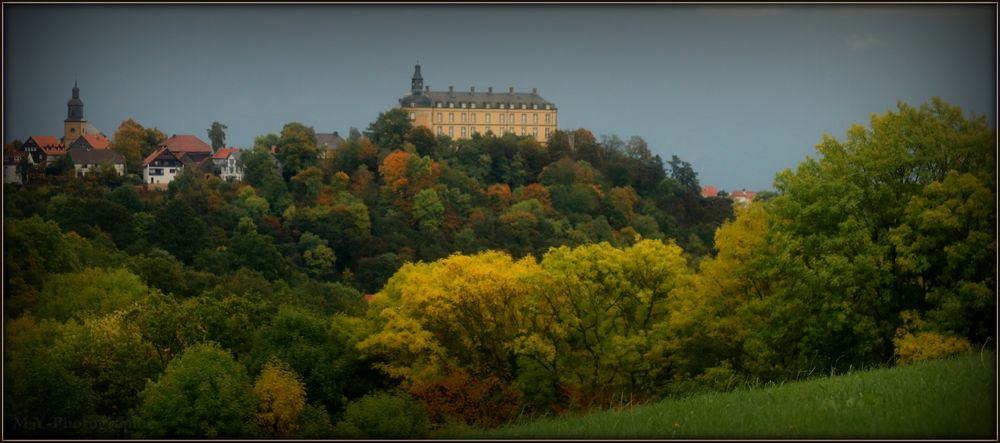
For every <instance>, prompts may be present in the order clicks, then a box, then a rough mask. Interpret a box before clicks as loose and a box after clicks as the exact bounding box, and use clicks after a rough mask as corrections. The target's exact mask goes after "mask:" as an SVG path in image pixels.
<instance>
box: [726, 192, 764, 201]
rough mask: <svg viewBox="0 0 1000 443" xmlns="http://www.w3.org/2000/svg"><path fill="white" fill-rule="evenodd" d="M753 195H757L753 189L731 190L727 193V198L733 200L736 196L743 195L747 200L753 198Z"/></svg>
mask: <svg viewBox="0 0 1000 443" xmlns="http://www.w3.org/2000/svg"><path fill="white" fill-rule="evenodd" d="M755 195H757V193H756V192H753V191H733V192H731V193H729V198H731V199H734V200H735V199H737V198H740V197H743V198H746V199H747V200H753V198H754V196H755Z"/></svg>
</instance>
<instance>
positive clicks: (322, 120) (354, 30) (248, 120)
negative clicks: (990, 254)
mask: <svg viewBox="0 0 1000 443" xmlns="http://www.w3.org/2000/svg"><path fill="white" fill-rule="evenodd" d="M3 12H4V120H3V124H4V127H3V140H4V142H10V141H11V140H13V139H15V138H17V139H20V140H22V141H23V140H25V139H27V138H28V137H29V136H31V135H56V136H61V135H62V120H63V119H64V118H66V101H67V100H69V98H70V94H71V89H72V87H73V79H74V75H76V76H77V77H78V78H79V84H80V95H81V98H82V99H83V101H84V104H85V108H84V116H85V117H86V118H87V119H88V120H89V121H90V122H91V123H92V124H93V125H94V126H96V127H97V128H98V129H100V130H102V131H103V132H104V133H105V134H107V135H108V136H112V135H113V134H114V131H115V129H116V128H117V127H118V125H119V124H120V123H121V122H122V121H123V120H125V119H127V118H129V117H132V118H134V119H136V120H137V121H138V122H139V123H141V124H142V125H144V126H147V127H148V126H156V127H158V128H160V129H161V130H162V131H163V132H164V133H166V134H167V135H170V134H194V135H196V136H198V137H200V138H202V139H203V140H207V136H206V129H207V128H208V127H209V126H210V125H211V123H212V122H213V121H219V122H222V123H223V124H226V125H227V126H228V127H229V129H228V131H227V138H226V141H227V144H228V145H230V146H237V147H243V148H246V147H250V146H251V145H252V143H253V139H254V137H255V136H258V135H261V134H265V133H268V132H279V131H280V130H281V127H282V126H283V125H284V124H285V123H287V122H292V121H299V122H302V123H305V124H307V125H310V126H313V127H314V128H315V129H316V131H317V132H332V131H335V130H336V131H340V132H341V133H342V134H343V133H346V132H347V131H348V129H349V128H350V127H352V126H353V127H357V128H359V129H364V128H365V127H367V125H368V124H369V123H370V122H372V121H373V120H374V119H375V118H376V117H377V116H378V113H379V112H381V111H385V110H387V109H389V108H391V107H393V106H395V105H397V103H398V102H397V100H398V98H399V97H401V96H403V95H406V94H407V93H408V92H407V91H408V90H409V85H410V77H411V75H412V73H413V65H414V64H415V63H416V62H417V61H419V62H420V64H421V65H422V72H423V76H424V83H425V85H430V86H431V88H432V89H435V90H441V89H445V88H447V87H448V86H454V87H455V88H456V89H460V90H468V88H469V87H470V86H476V87H477V88H478V89H479V90H485V89H486V87H488V86H493V87H495V88H499V89H506V88H507V87H510V86H513V87H514V88H515V90H517V91H530V90H531V88H538V91H539V94H541V95H542V96H543V97H544V98H546V99H547V100H549V101H551V102H554V103H555V104H556V106H557V107H558V108H559V123H560V127H561V128H563V129H575V128H581V127H582V128H587V129H589V130H591V131H592V132H593V133H594V134H595V135H597V136H600V135H603V134H607V135H611V134H615V135H618V136H620V137H622V138H625V139H627V138H628V137H630V136H633V135H638V136H641V137H643V138H644V139H645V140H646V141H647V142H648V143H649V145H650V148H651V149H652V150H653V151H654V152H655V153H658V154H660V155H661V156H663V157H664V159H665V160H669V158H670V156H671V155H677V156H679V157H680V158H681V159H683V160H686V161H689V162H690V163H691V164H692V165H693V167H694V169H695V171H696V172H698V176H699V179H700V180H701V183H702V184H703V185H705V184H713V185H715V186H717V187H718V188H720V189H725V190H739V189H741V188H747V189H751V190H762V189H769V188H772V183H773V179H774V175H775V173H777V172H778V171H780V170H782V169H784V168H788V167H795V166H796V165H797V164H798V163H799V162H800V161H802V160H803V159H804V158H805V157H806V156H807V155H812V154H814V152H815V151H814V148H815V145H816V144H817V143H818V142H819V141H820V140H821V138H822V135H823V134H824V133H829V134H830V135H832V136H834V137H837V138H841V139H843V138H844V135H845V133H846V131H847V129H848V127H849V126H850V125H851V124H852V123H862V124H867V122H868V120H869V118H870V116H871V114H873V113H879V114H881V113H884V112H886V111H888V110H890V109H895V107H896V102H897V101H898V100H902V101H905V102H907V103H910V104H913V105H919V104H921V103H925V102H927V101H929V100H930V98H931V97H934V96H939V97H941V98H943V99H944V100H945V101H947V102H949V103H952V104H955V105H958V106H961V107H962V109H963V110H964V111H966V113H967V114H969V113H975V114H977V115H986V116H987V118H988V120H989V121H990V124H991V125H992V126H994V127H995V126H996V123H995V122H996V98H997V94H996V46H995V41H996V38H995V37H996V35H995V30H996V7H995V5H993V4H980V5H960V6H950V5H923V6H917V5H885V6H874V5H845V6H840V5H825V6H816V5H787V6H785V5H748V6H735V5H703V6H701V5H671V4H663V5H633V6H613V5H603V6H602V5H589V6H582V5H547V6H528V5H447V6H446V5H423V6H417V5H414V6H407V5H335V4H300V5H290V6H288V5H278V4H272V5H267V4H257V5H253V4H244V5H232V6H228V5H215V6H200V5H193V4H188V5H180V4H178V5H67V4H64V5H28V4H10V3H5V4H4V6H3Z"/></svg>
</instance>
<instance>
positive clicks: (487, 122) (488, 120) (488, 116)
mask: <svg viewBox="0 0 1000 443" xmlns="http://www.w3.org/2000/svg"><path fill="white" fill-rule="evenodd" d="M486 124H487V125H488V124H490V113H489V112H487V113H486Z"/></svg>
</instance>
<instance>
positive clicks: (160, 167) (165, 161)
mask: <svg viewBox="0 0 1000 443" xmlns="http://www.w3.org/2000/svg"><path fill="white" fill-rule="evenodd" d="M183 167H184V163H183V162H181V160H180V158H178V157H177V155H176V154H174V153H173V152H172V151H171V150H170V149H167V148H166V147H160V148H159V149H157V150H156V151H153V153H152V154H149V156H148V157H146V159H145V160H143V161H142V177H143V179H142V181H143V183H147V184H152V185H161V186H166V185H167V184H168V183H170V182H171V181H173V180H174V177H176V176H177V174H179V173H180V171H181V169H182V168H183Z"/></svg>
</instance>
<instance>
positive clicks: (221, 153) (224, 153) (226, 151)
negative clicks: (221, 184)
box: [212, 148, 240, 160]
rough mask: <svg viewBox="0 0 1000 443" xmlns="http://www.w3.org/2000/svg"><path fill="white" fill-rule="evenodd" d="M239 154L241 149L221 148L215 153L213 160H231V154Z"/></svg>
mask: <svg viewBox="0 0 1000 443" xmlns="http://www.w3.org/2000/svg"><path fill="white" fill-rule="evenodd" d="M239 152H240V148H221V149H219V150H218V151H215V155H213V156H212V158H214V159H217V160H223V159H226V158H229V155H230V154H238V153H239Z"/></svg>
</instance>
